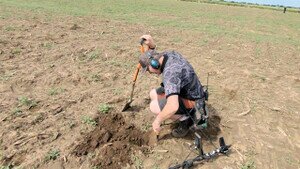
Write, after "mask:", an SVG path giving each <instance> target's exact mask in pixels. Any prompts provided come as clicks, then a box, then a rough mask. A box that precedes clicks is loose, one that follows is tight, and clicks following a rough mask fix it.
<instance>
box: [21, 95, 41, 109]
mask: <svg viewBox="0 0 300 169" xmlns="http://www.w3.org/2000/svg"><path fill="white" fill-rule="evenodd" d="M18 100H19V106H27V107H29V108H32V107H35V106H37V102H36V101H34V100H33V99H29V98H28V97H26V96H21V97H19V98H18Z"/></svg>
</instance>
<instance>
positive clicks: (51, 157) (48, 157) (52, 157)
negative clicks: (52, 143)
mask: <svg viewBox="0 0 300 169" xmlns="http://www.w3.org/2000/svg"><path fill="white" fill-rule="evenodd" d="M59 156H60V151H59V150H58V149H53V150H50V151H49V152H48V153H47V155H46V157H45V161H46V162H47V161H50V160H56V159H57V158H58V157H59Z"/></svg>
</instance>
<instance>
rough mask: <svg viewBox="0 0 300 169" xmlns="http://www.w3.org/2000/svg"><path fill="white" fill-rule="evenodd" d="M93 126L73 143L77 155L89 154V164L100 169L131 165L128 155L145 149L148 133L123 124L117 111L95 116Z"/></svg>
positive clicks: (123, 121)
mask: <svg viewBox="0 0 300 169" xmlns="http://www.w3.org/2000/svg"><path fill="white" fill-rule="evenodd" d="M97 124H98V125H97V127H96V128H95V129H94V130H93V131H92V132H90V133H88V134H87V135H86V136H85V137H84V139H83V141H82V142H80V143H79V144H78V145H76V146H75V148H74V150H73V154H74V155H76V156H77V157H80V156H85V155H88V154H89V153H91V154H93V158H92V159H91V163H92V165H94V166H98V167H100V168H115V169H118V168H121V167H124V166H126V164H132V161H131V154H132V153H134V152H135V151H136V150H141V151H142V152H144V151H147V150H148V149H149V147H148V146H147V145H148V142H149V134H148V133H143V132H142V131H140V130H138V129H137V128H136V127H135V126H134V125H132V124H127V123H126V122H125V120H124V118H123V116H122V115H120V114H104V115H101V116H100V117H98V123H97Z"/></svg>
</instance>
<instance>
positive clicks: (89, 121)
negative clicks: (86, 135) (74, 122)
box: [82, 116, 97, 126]
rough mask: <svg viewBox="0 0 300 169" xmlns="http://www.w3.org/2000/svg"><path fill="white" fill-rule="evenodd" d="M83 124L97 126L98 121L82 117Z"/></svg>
mask: <svg viewBox="0 0 300 169" xmlns="http://www.w3.org/2000/svg"><path fill="white" fill-rule="evenodd" d="M82 122H83V123H84V124H88V125H91V126H97V122H96V120H94V119H93V118H91V117H89V116H83V117H82Z"/></svg>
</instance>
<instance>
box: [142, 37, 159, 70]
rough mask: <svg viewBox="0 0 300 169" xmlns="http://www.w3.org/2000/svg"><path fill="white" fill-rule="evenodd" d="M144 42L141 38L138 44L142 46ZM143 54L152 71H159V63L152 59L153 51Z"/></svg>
mask: <svg viewBox="0 0 300 169" xmlns="http://www.w3.org/2000/svg"><path fill="white" fill-rule="evenodd" d="M145 40H146V39H145V38H142V39H141V41H140V44H141V45H143V44H144V41H145ZM145 54H146V56H147V57H148V58H149V62H150V66H151V67H152V68H153V69H159V68H160V63H159V61H158V59H155V58H154V57H153V51H150V50H148V51H146V52H145Z"/></svg>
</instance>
